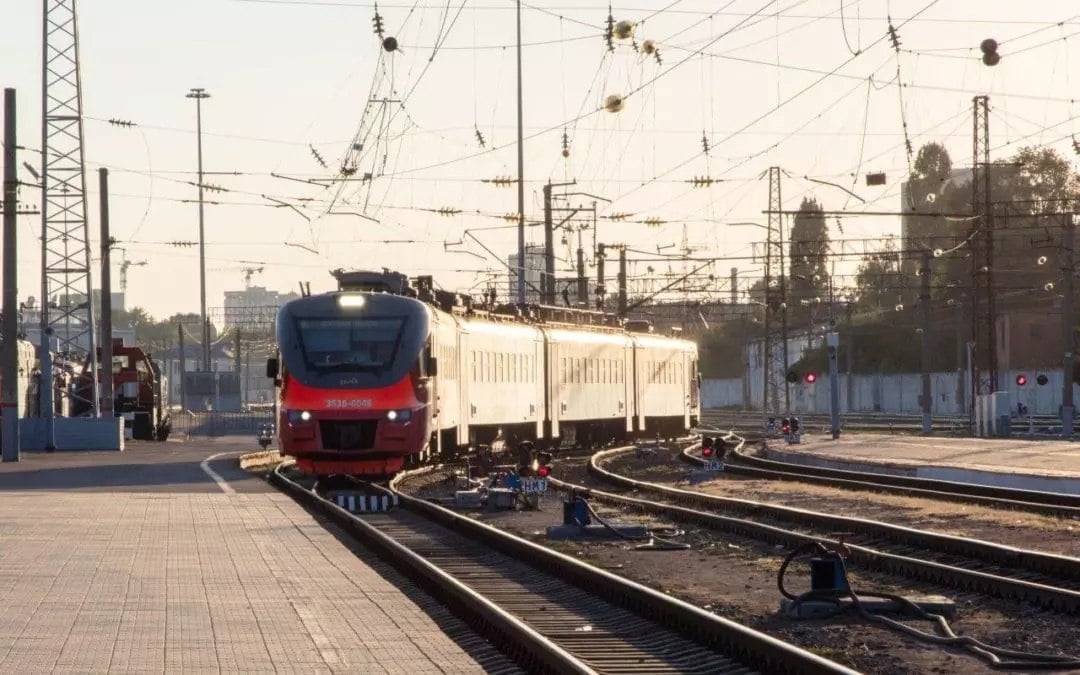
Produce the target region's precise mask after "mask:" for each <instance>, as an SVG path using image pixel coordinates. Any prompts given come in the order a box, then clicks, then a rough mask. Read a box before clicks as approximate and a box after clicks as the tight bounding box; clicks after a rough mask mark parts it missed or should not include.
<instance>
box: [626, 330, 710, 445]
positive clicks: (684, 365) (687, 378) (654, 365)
mask: <svg viewBox="0 0 1080 675" xmlns="http://www.w3.org/2000/svg"><path fill="white" fill-rule="evenodd" d="M633 340H634V390H635V392H636V400H635V403H636V408H635V417H636V420H635V422H636V428H637V429H638V430H639V431H643V432H650V433H652V432H658V433H673V432H676V431H681V430H686V429H689V428H690V422H691V419H690V418H691V414H690V405H691V399H692V396H691V387H692V386H694V385H696V377H697V374H696V373H694V372H691V370H690V368H691V366H690V361H696V353H697V347H696V345H694V343H692V342H688V341H685V340H676V339H669V338H660V337H655V336H647V335H637V336H634V338H633ZM690 355H693V358H688V357H689V356H690Z"/></svg>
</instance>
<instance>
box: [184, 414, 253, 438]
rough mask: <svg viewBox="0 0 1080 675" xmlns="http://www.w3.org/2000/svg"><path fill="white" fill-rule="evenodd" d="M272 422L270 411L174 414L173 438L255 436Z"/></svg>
mask: <svg viewBox="0 0 1080 675" xmlns="http://www.w3.org/2000/svg"><path fill="white" fill-rule="evenodd" d="M273 422H274V417H273V412H272V411H271V410H259V411H253V412H182V413H178V412H174V413H173V414H172V433H173V435H174V436H177V437H183V436H204V437H211V436H242V435H248V434H250V435H252V436H254V435H256V434H258V433H259V429H261V428H262V426H263V425H264V424H272V423H273Z"/></svg>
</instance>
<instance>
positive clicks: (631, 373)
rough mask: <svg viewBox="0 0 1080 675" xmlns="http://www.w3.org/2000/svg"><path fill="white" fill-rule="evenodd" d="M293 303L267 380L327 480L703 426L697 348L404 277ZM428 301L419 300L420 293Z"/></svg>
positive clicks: (361, 281) (287, 435)
mask: <svg viewBox="0 0 1080 675" xmlns="http://www.w3.org/2000/svg"><path fill="white" fill-rule="evenodd" d="M338 279H339V285H340V286H341V288H342V290H340V291H338V292H334V293H325V294H321V295H313V296H307V297H303V298H299V299H296V300H293V301H291V302H289V303H287V304H286V305H285V306H284V307H282V308H281V310H280V312H279V313H278V320H277V343H278V355H277V357H275V358H271V359H270V360H269V362H268V363H267V375H268V376H270V377H273V378H274V379H275V384H276V386H277V392H278V404H279V416H278V447H279V449H280V451H281V452H282V454H284V455H289V456H292V457H294V458H296V461H297V464H298V466H299V467H300V468H302V469H304V470H306V471H309V472H311V473H314V474H317V475H330V474H350V475H363V476H386V475H392V474H394V473H396V472H397V471H400V470H401V469H403V468H404V467H406V466H407V465H411V464H415V463H419V462H423V461H426V460H428V459H429V458H431V457H432V456H437V455H438V456H452V455H454V454H456V453H457V452H458V451H459V450H462V449H466V448H469V447H476V446H478V445H481V444H493V443H497V442H504V443H506V444H507V445H513V444H516V443H518V442H520V441H522V440H535V441H538V442H539V443H538V444H543V443H550V444H551V445H552V446H553V447H554V446H556V444H561V443H575V442H599V441H606V440H613V439H623V438H626V437H628V436H631V435H633V434H635V433H640V434H647V435H650V436H651V435H654V434H660V435H663V436H665V437H670V436H674V435H676V434H678V433H681V432H684V431H685V430H687V429H690V428H691V427H692V426H694V425H696V424H697V420H698V417H699V415H700V397H699V393H698V387H699V378H698V355H697V345H696V344H695V343H693V342H690V341H687V340H681V339H675V338H667V337H659V336H657V335H653V334H648V333H633V332H629V331H627V330H625V329H623V328H620V327H606V326H585V325H573V324H569V323H555V322H552V321H541V320H537V319H532V320H527V319H524V318H520V317H518V318H515V317H509V316H500V315H497V314H494V313H490V312H485V311H472V310H471V309H469V308H467V306H463V305H462V304H461V301H462V300H463V299H462V298H461V297H460V296H456V295H454V294H448V293H441V292H434V291H432V290H431V288H430V280H429V278H420V279H419V280H418V282H420V289H419V290H418V291H417V290H413V289H411V288H409V286H408V280H407V279H406V278H405V277H404V276H402V275H398V274H394V273H369V272H350V273H338ZM413 296H415V297H413Z"/></svg>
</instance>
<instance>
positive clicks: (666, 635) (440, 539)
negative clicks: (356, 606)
mask: <svg viewBox="0 0 1080 675" xmlns="http://www.w3.org/2000/svg"><path fill="white" fill-rule="evenodd" d="M415 473H416V472H408V473H407V474H401V475H399V478H404V477H405V476H408V475H414V474H415ZM273 475H274V476H275V478H274V480H275V483H276V484H278V485H280V486H282V487H283V488H285V489H286V490H287V491H288V492H289V493H290V494H293V495H294V496H295V497H297V498H298V499H300V500H302V501H303V502H304V503H306V504H308V505H310V506H312V507H314V508H317V509H319V510H320V511H321V512H323V513H325V514H326V515H327V516H329V517H330V518H332V519H333V520H334V521H335V522H338V523H339V524H341V525H342V526H343V527H345V528H346V529H347V530H348V531H350V532H351V533H353V534H354V535H357V536H358V537H360V538H362V539H363V540H364V541H365V542H366V543H369V545H370V546H371V547H372V548H374V549H376V550H377V551H378V552H379V553H380V554H381V555H385V556H387V557H388V559H391V560H392V561H393V562H394V564H395V566H399V567H401V568H403V569H406V570H408V571H409V572H410V573H411V574H412V575H414V576H417V577H420V578H421V579H420V580H421V582H422V583H424V584H425V586H426V587H428V588H429V589H430V591H431V592H432V593H434V594H436V595H438V596H440V597H441V598H444V599H445V601H446V602H448V603H451V604H452V605H453V607H454V608H455V611H460V612H461V613H462V614H463V615H464V616H465V618H467V619H468V617H469V615H473V617H474V619H473V622H474V623H475V624H476V625H477V626H478V630H480V631H481V632H485V633H486V632H488V631H490V630H493V629H495V630H501V631H502V633H503V636H502V639H501V640H500V642H501V643H503V644H505V645H506V648H507V649H508V651H509V652H510V653H511V655H512V656H514V657H515V658H516V659H517V660H518V661H519V663H522V665H523V666H524V667H526V668H527V669H528V670H530V671H537V672H645V669H647V668H649V667H650V666H652V667H654V668H655V669H656V670H658V671H667V670H673V669H674V670H678V671H680V672H683V671H685V672H695V671H698V672H724V671H729V670H730V671H732V672H746V671H747V668H756V669H758V670H760V671H762V672H784V673H804V672H805V673H851V672H853V671H851V670H848V669H846V668H843V667H842V666H840V665H838V664H835V663H833V662H831V661H828V660H827V659H824V658H822V657H819V656H817V655H815V654H812V653H810V652H807V651H804V650H801V649H799V648H798V647H795V646H793V645H790V644H787V643H785V642H782V641H780V640H777V639H775V638H771V637H769V636H767V635H764V634H762V633H758V632H757V631H753V630H752V629H749V628H747V627H745V626H741V625H739V624H735V623H733V622H730V621H727V620H726V619H723V618H721V617H717V616H715V615H712V614H710V613H708V612H706V611H704V610H701V609H699V608H697V607H694V606H693V605H689V604H687V603H683V602H680V601H677V600H674V599H672V598H669V597H667V596H664V595H663V594H660V593H657V592H655V591H653V590H651V589H648V588H646V587H644V586H640V585H638V584H634V583H633V582H630V581H628V580H625V579H622V578H620V577H617V576H615V575H612V574H610V573H607V572H604V571H603V570H599V569H597V568H595V567H592V566H590V565H587V564H584V563H581V562H579V561H577V560H574V559H573V558H570V557H568V556H564V555H562V554H559V553H557V552H555V551H553V550H551V549H547V548H545V547H542V546H538V545H536V544H533V543H531V542H529V541H526V540H524V539H521V538H519V537H515V536H513V535H511V534H509V533H506V532H503V531H501V530H498V529H496V528H492V527H490V526H487V525H484V524H482V523H477V522H475V521H474V520H472V519H471V518H468V517H465V516H462V515H460V514H457V513H454V512H452V511H449V510H448V509H444V508H442V507H439V506H436V505H434V504H431V503H428V502H425V501H423V500H420V499H417V498H415V497H411V496H409V495H407V494H403V493H401V492H399V491H397V490H396V489H393V488H395V487H396V485H397V482H398V481H394V482H392V483H391V488H384V487H381V486H377V485H372V484H365V487H366V489H369V490H373V491H385V494H388V495H390V494H392V495H395V496H396V497H397V500H398V503H399V504H400V505H401V508H400V509H396V510H393V511H391V512H390V513H389V514H387V513H383V514H366V515H365V516H364V517H358V516H356V515H353V514H351V513H349V512H347V511H345V510H344V509H341V508H340V507H338V506H337V505H336V504H333V503H332V502H329V501H327V500H325V499H323V498H322V497H321V496H319V495H318V494H316V493H314V492H312V491H311V490H309V489H307V488H305V487H304V486H302V485H299V484H297V483H295V482H292V481H290V480H289V479H288V478H286V477H285V476H284V475H283V473H282V472H281V471H276V472H275V473H274V474H273ZM399 560H400V562H399ZM504 565H505V567H504ZM526 566H528V567H526ZM523 568H526V569H527V571H522V569H523ZM500 570H502V571H500ZM507 570H509V571H507ZM571 584H572V585H571ZM530 591H531V592H530ZM583 591H584V592H583ZM508 593H509V595H508ZM612 605H614V607H611V606H612ZM610 610H614V611H615V612H617V613H618V615H617V616H616V617H615V618H614V619H613V618H612V615H611V613H610ZM567 612H570V613H574V612H581V613H582V614H581V616H584V617H595V618H591V619H589V618H586V619H585V621H587V622H591V624H596V626H597V627H596V629H595V630H591V631H590V630H588V629H586V630H585V631H582V630H575V628H578V629H580V626H576V625H575V624H573V623H570V624H569V625H567V622H566V621H565V620H563V621H561V622H555V619H556V618H559V617H564V616H565V615H566V613H567ZM605 612H607V614H605ZM477 614H479V616H478V617H477ZM634 614H637V616H634ZM553 622H555V624H556V625H553ZM578 622H579V623H580V622H581V619H579V620H578ZM658 624H659V625H658ZM590 627H591V626H590ZM620 631H621V632H620ZM519 640H520V641H521V643H519ZM650 654H651V655H654V656H655V655H660V656H659V658H658V659H651V660H650V659H648V658H643V657H648V656H649V655H650ZM710 656H711V657H712V658H711V659H710V658H708V657H710ZM665 664H667V665H665ZM671 664H676V666H677V667H676V668H672V665H671ZM597 665H599V666H600V667H599V668H598V667H597Z"/></svg>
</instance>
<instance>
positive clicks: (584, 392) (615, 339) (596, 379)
mask: <svg viewBox="0 0 1080 675" xmlns="http://www.w3.org/2000/svg"><path fill="white" fill-rule="evenodd" d="M544 334H545V337H546V338H547V381H548V392H547V393H548V399H547V408H548V414H549V416H550V422H551V429H550V435H551V437H553V438H559V439H561V440H562V441H563V442H566V443H571V444H573V443H577V442H593V441H601V440H607V439H612V438H624V437H625V436H626V434H627V432H630V431H633V417H632V415H633V403H632V398H633V386H632V378H631V374H632V370H631V365H632V363H633V348H634V344H633V342H632V340H631V338H630V336H629V335H627V334H626V333H623V332H617V331H611V330H606V331H596V330H589V329H587V328H555V329H547V330H545V331H544Z"/></svg>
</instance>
